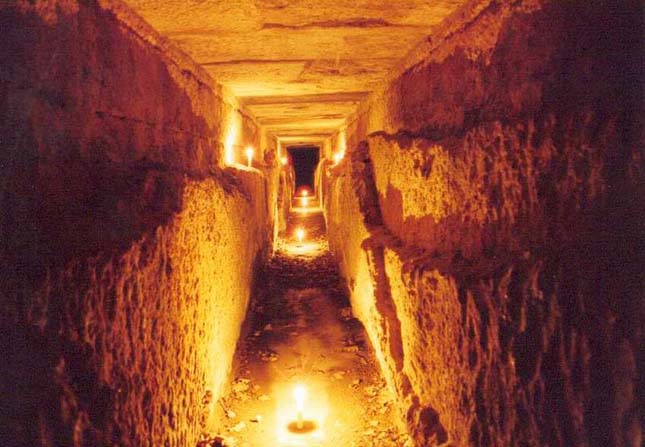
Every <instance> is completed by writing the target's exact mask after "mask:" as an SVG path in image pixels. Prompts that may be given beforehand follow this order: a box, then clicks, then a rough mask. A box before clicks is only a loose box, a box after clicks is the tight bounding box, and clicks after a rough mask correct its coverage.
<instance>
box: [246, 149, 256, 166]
mask: <svg viewBox="0 0 645 447" xmlns="http://www.w3.org/2000/svg"><path fill="white" fill-rule="evenodd" d="M254 152H255V151H254V150H253V148H252V147H251V146H249V147H247V148H246V158H247V161H248V166H249V168H250V167H251V166H252V165H253V153H254Z"/></svg>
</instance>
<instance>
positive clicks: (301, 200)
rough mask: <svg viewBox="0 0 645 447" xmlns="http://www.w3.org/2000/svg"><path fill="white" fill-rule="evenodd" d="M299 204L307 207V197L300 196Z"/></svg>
mask: <svg viewBox="0 0 645 447" xmlns="http://www.w3.org/2000/svg"><path fill="white" fill-rule="evenodd" d="M300 205H302V206H303V207H307V205H309V197H300Z"/></svg>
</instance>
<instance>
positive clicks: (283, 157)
mask: <svg viewBox="0 0 645 447" xmlns="http://www.w3.org/2000/svg"><path fill="white" fill-rule="evenodd" d="M280 163H282V166H286V165H287V163H289V159H288V158H287V157H286V156H284V155H283V156H282V157H280Z"/></svg>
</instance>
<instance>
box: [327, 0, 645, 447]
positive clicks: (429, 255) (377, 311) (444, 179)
mask: <svg viewBox="0 0 645 447" xmlns="http://www.w3.org/2000/svg"><path fill="white" fill-rule="evenodd" d="M542 3H543V4H541V5H540V4H537V5H536V9H535V10H532V11H527V10H525V9H522V7H521V6H518V4H511V3H503V2H491V3H490V5H489V7H487V8H483V9H482V10H480V11H479V12H478V15H477V16H476V17H475V18H474V19H473V20H472V21H470V22H469V23H468V26H464V24H463V23H455V24H454V26H453V28H452V29H453V30H457V31H455V32H450V33H447V34H446V36H447V37H445V38H444V41H443V42H441V43H437V44H436V45H437V46H436V49H435V50H434V51H433V52H432V53H430V54H429V56H428V58H427V59H426V60H424V61H422V62H420V63H419V64H417V65H416V66H415V67H412V68H410V69H409V70H407V71H406V72H405V73H404V74H403V75H402V76H401V77H400V78H398V79H397V80H396V81H395V82H394V83H393V84H392V85H391V86H390V89H389V90H388V91H387V92H386V94H385V95H386V99H387V104H388V105H389V107H390V109H389V111H388V114H387V116H386V117H384V118H383V121H384V122H386V123H394V124H393V127H395V128H398V129H405V131H401V132H398V133H396V134H394V135H387V134H384V133H377V134H372V135H370V136H363V137H364V138H365V142H364V143H362V144H361V145H359V146H358V147H353V148H350V152H351V154H350V155H351V157H350V162H349V163H344V164H343V165H341V166H340V167H339V168H338V169H337V170H335V171H333V172H334V174H332V177H331V178H330V179H329V182H328V187H327V188H328V191H327V192H326V194H325V196H326V199H325V202H324V203H325V206H326V215H327V222H328V227H329V237H330V245H331V247H332V250H333V251H334V252H335V254H336V255H337V257H338V259H339V260H340V262H341V267H342V270H343V274H344V276H345V278H346V280H347V282H348V286H349V288H350V290H351V291H352V293H351V297H352V306H353V308H354V311H355V313H356V314H357V315H358V316H359V317H360V318H361V320H362V321H363V323H364V325H365V326H366V329H367V331H368V333H369V334H370V338H371V339H372V344H373V345H374V346H375V348H376V349H377V351H380V352H378V353H377V356H379V358H380V359H382V362H381V365H382V367H383V370H384V372H385V374H386V375H388V376H389V377H388V381H389V383H390V384H391V385H392V386H393V387H394V388H396V389H397V392H398V393H399V396H400V401H401V402H403V403H404V406H405V408H404V412H403V414H404V415H407V416H408V423H409V426H410V431H411V432H412V433H413V434H414V436H415V439H416V442H417V445H419V446H425V445H434V444H435V443H437V444H441V443H452V444H455V445H482V446H483V445H524V444H526V445H544V444H548V445H558V446H577V445H594V446H595V445H598V446H601V445H616V446H633V445H640V444H641V442H642V427H641V421H640V418H641V416H640V415H641V414H642V410H643V409H642V402H641V400H642V399H639V396H641V395H643V389H642V382H641V381H640V380H639V376H640V374H641V373H642V372H641V371H640V369H641V366H640V364H641V363H642V361H641V359H642V357H643V349H642V346H643V345H642V328H643V320H644V315H643V309H642V302H643V298H644V297H643V288H642V284H643V280H644V279H645V277H644V276H645V275H644V271H643V266H644V265H645V259H643V257H644V254H645V250H644V247H643V244H642V241H643V240H645V228H644V224H643V219H642V218H641V216H642V215H643V214H644V213H645V209H644V208H643V207H644V203H645V202H643V197H644V193H645V190H644V189H643V179H642V174H643V166H642V160H643V153H642V148H643V147H644V143H645V141H643V116H644V114H643V102H642V101H641V99H642V92H643V88H642V87H643V79H645V78H644V77H643V73H642V54H641V53H642V52H641V51H640V48H642V46H643V45H642V39H643V35H644V34H643V33H642V29H643V22H642V17H643V14H642V12H643V10H642V5H641V4H640V2H635V1H624V2H618V3H617V4H615V3H611V4H610V3H607V2H596V1H592V2H583V1H576V2H567V3H562V2H542ZM453 20H457V19H453ZM484 31H486V33H488V34H485V33H484ZM482 36H487V37H490V36H494V40H493V42H494V45H492V46H490V43H491V42H490V40H488V39H483V38H482ZM368 118H373V117H368ZM368 118H365V120H367V119H368ZM357 127H360V126H358V125H357ZM356 138H357V137H356V136H355V135H354V136H350V140H352V139H356ZM370 174H373V175H370ZM380 257H382V261H381V260H380ZM372 290H373V293H368V292H369V291H372ZM398 353H400V357H399V356H398Z"/></svg>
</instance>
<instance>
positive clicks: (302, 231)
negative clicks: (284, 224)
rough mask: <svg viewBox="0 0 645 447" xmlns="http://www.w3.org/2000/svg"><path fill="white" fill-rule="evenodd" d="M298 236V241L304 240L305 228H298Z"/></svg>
mask: <svg viewBox="0 0 645 447" xmlns="http://www.w3.org/2000/svg"><path fill="white" fill-rule="evenodd" d="M296 238H297V239H298V242H302V240H303V239H304V238H305V230H303V229H302V228H298V229H297V230H296Z"/></svg>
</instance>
